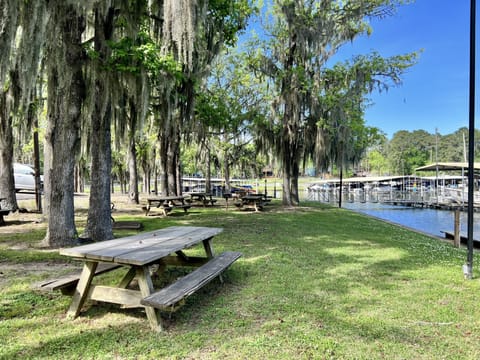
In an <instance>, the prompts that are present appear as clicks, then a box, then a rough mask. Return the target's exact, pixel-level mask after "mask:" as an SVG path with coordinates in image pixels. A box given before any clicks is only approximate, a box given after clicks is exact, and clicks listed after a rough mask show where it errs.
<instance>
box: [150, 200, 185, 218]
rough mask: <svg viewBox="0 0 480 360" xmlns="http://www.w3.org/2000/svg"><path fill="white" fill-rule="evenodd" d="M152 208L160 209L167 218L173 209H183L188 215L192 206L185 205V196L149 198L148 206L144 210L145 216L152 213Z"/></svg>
mask: <svg viewBox="0 0 480 360" xmlns="http://www.w3.org/2000/svg"><path fill="white" fill-rule="evenodd" d="M152 207H156V208H158V209H159V210H160V211H161V213H162V215H164V216H167V215H168V213H169V212H171V211H172V210H173V209H182V210H183V211H184V212H185V213H187V211H188V209H190V208H191V205H189V204H185V197H184V196H153V197H148V198H147V206H146V207H145V208H144V210H145V215H148V214H149V213H150V210H151V208H152Z"/></svg>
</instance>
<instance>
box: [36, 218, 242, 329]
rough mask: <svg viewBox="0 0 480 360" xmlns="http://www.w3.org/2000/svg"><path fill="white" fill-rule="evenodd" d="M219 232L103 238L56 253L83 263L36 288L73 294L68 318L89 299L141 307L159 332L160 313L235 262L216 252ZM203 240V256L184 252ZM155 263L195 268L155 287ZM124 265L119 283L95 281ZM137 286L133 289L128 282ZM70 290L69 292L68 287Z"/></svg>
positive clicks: (187, 229) (178, 229) (181, 230)
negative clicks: (73, 272) (77, 270)
mask: <svg viewBox="0 0 480 360" xmlns="http://www.w3.org/2000/svg"><path fill="white" fill-rule="evenodd" d="M221 231H222V229H221V228H210V227H193V226H173V227H169V228H165V229H161V230H155V231H150V232H147V233H141V234H137V235H134V236H128V237H124V238H119V239H114V240H107V241H102V242H97V243H92V244H88V245H83V246H77V247H73V248H65V249H62V250H60V254H62V255H65V256H70V257H73V258H75V259H78V260H82V261H83V262H84V265H83V270H82V273H81V274H80V276H78V274H76V275H72V276H71V277H68V276H65V277H62V278H60V279H53V280H47V281H45V282H43V284H42V285H41V286H40V288H41V289H42V290H58V289H60V290H62V292H64V293H65V294H72V295H73V296H72V301H71V304H70V307H69V309H68V312H67V316H69V317H72V318H75V317H77V316H78V315H79V314H80V311H81V309H82V307H83V305H84V304H85V302H86V301H88V300H95V301H97V302H108V303H114V304H119V305H121V306H122V307H125V308H131V307H140V308H144V309H145V312H146V315H147V319H148V321H149V323H150V326H151V327H152V329H154V330H156V331H161V330H162V329H163V325H162V320H161V316H160V313H158V311H162V310H163V311H165V310H169V311H176V310H177V309H178V308H179V307H180V306H181V305H182V304H183V303H184V300H185V298H186V297H188V296H189V295H191V294H192V293H194V292H195V291H197V290H198V289H200V288H201V287H203V286H204V285H206V284H207V283H209V282H210V281H211V280H212V279H214V278H215V277H220V280H222V279H221V273H222V272H224V271H225V270H226V269H227V268H228V267H229V266H230V265H231V264H232V263H233V262H235V261H236V260H237V259H238V258H239V257H241V256H242V254H241V253H239V252H235V251H228V252H224V253H222V254H220V255H218V256H215V254H214V251H213V246H212V240H213V237H214V236H215V235H217V234H218V233H220V232H221ZM198 244H203V248H204V250H205V253H206V256H205V257H201V256H200V257H197V256H188V255H187V254H186V253H185V252H184V250H186V249H188V248H190V247H192V246H195V245H198ZM152 265H159V266H158V271H159V272H160V273H161V272H162V271H164V270H165V268H166V267H167V266H172V265H173V266H193V267H196V269H195V270H193V271H191V272H189V273H188V274H187V275H185V276H184V277H181V278H180V279H178V280H177V281H175V282H173V283H172V284H170V285H168V286H166V287H164V288H161V289H157V290H158V291H156V290H155V287H154V283H153V281H152V278H151V274H150V270H151V269H150V267H151V266H152ZM118 267H125V268H127V269H128V270H127V271H126V273H125V272H124V271H123V272H120V273H121V274H123V277H122V278H121V279H120V281H119V283H118V285H117V286H105V285H100V284H98V282H99V281H95V284H93V279H94V278H95V279H97V276H98V275H100V274H102V273H105V272H108V271H111V270H114V269H116V268H118ZM133 279H136V281H137V283H138V285H137V286H136V287H135V288H133V286H132V280H133ZM72 290H73V291H72Z"/></svg>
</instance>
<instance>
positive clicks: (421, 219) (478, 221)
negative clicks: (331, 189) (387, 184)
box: [342, 202, 480, 239]
mask: <svg viewBox="0 0 480 360" xmlns="http://www.w3.org/2000/svg"><path fill="white" fill-rule="evenodd" d="M342 207H344V208H346V209H350V210H353V211H357V212H361V213H364V214H367V215H371V216H375V217H377V218H380V219H384V220H388V221H391V222H394V223H396V224H400V225H403V226H407V227H409V228H412V229H415V230H419V231H422V232H425V233H427V234H431V235H435V236H440V237H444V234H443V233H441V231H442V230H443V231H450V232H452V233H453V229H454V212H453V211H449V210H436V209H429V208H412V207H405V206H398V205H387V204H381V203H368V202H366V203H360V202H345V203H343V204H342ZM473 231H474V239H480V213H475V214H474V230H473ZM460 232H461V233H462V234H463V233H465V234H466V233H467V212H464V211H462V212H460Z"/></svg>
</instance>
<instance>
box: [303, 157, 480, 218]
mask: <svg viewBox="0 0 480 360" xmlns="http://www.w3.org/2000/svg"><path fill="white" fill-rule="evenodd" d="M466 166H467V164H466V163H435V164H430V165H428V166H423V167H420V168H417V169H416V170H417V171H429V172H433V173H434V175H430V176H417V175H408V176H401V175H398V176H370V177H368V176H367V177H352V178H346V179H343V180H342V192H343V193H345V194H346V195H344V199H345V201H350V202H357V201H358V202H381V203H391V204H395V205H406V206H416V207H433V208H440V209H448V210H452V209H457V208H459V209H463V208H464V207H466V203H467V194H468V193H467V171H466V170H467V168H466ZM475 170H476V171H475V172H476V173H477V170H478V171H479V172H480V164H475ZM447 172H448V173H447ZM477 178H478V177H477ZM339 187H340V179H325V180H318V181H316V182H315V183H312V184H311V185H310V186H309V187H308V188H307V192H308V199H310V200H317V201H326V202H334V201H337V200H338V198H339V191H338V190H339ZM474 205H475V206H476V207H480V192H479V191H478V180H477V181H476V191H475V193H474Z"/></svg>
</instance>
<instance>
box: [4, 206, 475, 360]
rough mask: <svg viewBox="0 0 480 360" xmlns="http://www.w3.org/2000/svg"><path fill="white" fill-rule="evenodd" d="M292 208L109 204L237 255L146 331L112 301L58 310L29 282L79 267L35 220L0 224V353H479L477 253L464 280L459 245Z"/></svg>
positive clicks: (54, 296)
mask: <svg viewBox="0 0 480 360" xmlns="http://www.w3.org/2000/svg"><path fill="white" fill-rule="evenodd" d="M302 205H303V206H302V207H300V208H297V209H285V208H282V207H281V206H280V205H279V204H278V203H276V202H275V201H274V202H273V204H271V205H269V206H268V207H267V208H266V211H264V212H261V213H253V212H242V211H237V210H235V209H232V208H231V207H230V208H229V210H228V211H225V207H223V206H220V205H217V206H215V207H214V208H192V209H191V211H189V213H188V214H187V215H184V214H183V212H178V213H176V212H174V213H172V215H171V216H168V217H167V218H161V217H145V216H143V215H141V214H140V213H139V212H134V211H133V212H132V214H133V215H129V213H128V211H122V212H121V214H115V213H114V216H115V218H116V220H137V221H141V222H142V223H143V225H144V231H148V230H153V229H158V228H163V227H167V226H172V225H187V226H188V225H192V226H214V227H222V228H223V229H224V231H223V233H221V234H220V235H218V236H216V237H215V238H214V242H213V244H214V247H215V251H216V252H217V253H219V252H222V251H227V250H234V251H241V252H242V253H243V257H242V258H240V260H238V261H237V262H235V263H234V264H233V265H232V267H231V268H229V269H228V270H227V272H226V274H225V276H224V278H225V282H224V284H222V285H220V283H219V282H218V281H216V280H215V281H213V282H212V283H210V284H209V285H207V286H206V287H205V288H203V289H202V290H200V291H199V292H198V293H196V294H194V295H192V296H191V297H189V298H188V299H187V303H186V305H185V306H184V307H182V308H181V309H180V310H179V311H177V312H176V313H174V314H172V315H169V314H164V319H165V324H166V331H165V332H162V333H154V332H152V331H151V330H150V328H149V326H148V322H147V320H146V316H145V314H144V312H143V310H141V309H120V308H119V307H117V306H115V305H107V304H102V305H100V306H93V307H92V306H86V307H85V309H84V311H83V312H82V314H81V316H80V317H79V318H77V319H75V320H69V319H66V318H65V313H66V310H67V308H68V305H69V300H70V298H68V297H65V296H62V295H60V294H59V293H48V294H45V293H38V292H35V291H34V290H31V285H32V284H33V283H34V282H35V281H38V280H42V279H47V278H50V277H52V276H53V277H54V276H56V275H58V274H62V273H66V272H68V271H71V269H72V267H73V266H75V265H76V266H77V267H78V265H79V264H78V263H76V262H74V261H70V260H69V259H66V258H62V257H60V256H59V255H58V253H57V252H56V251H44V250H42V249H39V248H38V244H39V241H40V240H41V238H42V237H43V234H44V232H42V231H41V230H36V231H33V232H32V233H29V232H25V233H22V234H15V237H13V234H9V233H8V232H4V233H2V234H0V259H1V262H0V269H1V275H0V276H1V277H0V280H1V282H0V286H1V294H0V318H1V321H0V342H1V344H2V345H1V346H0V358H2V359H3V358H5V359H10V358H12V359H13V358H15V359H17V358H26V359H34V358H51V359H59V358H62V359H478V358H480V345H479V340H480V310H479V306H478V305H479V304H478V300H479V298H480V282H479V280H478V274H479V272H478V266H479V264H480V262H479V261H478V260H477V254H475V257H474V259H475V263H474V276H475V278H474V279H473V280H464V278H463V273H462V265H463V264H464V262H465V259H466V250H465V249H455V248H454V247H453V246H451V245H450V244H449V243H446V242H444V241H441V240H439V239H434V238H431V237H428V236H424V235H421V234H418V233H415V232H411V231H408V230H406V229H403V228H401V227H397V226H394V225H390V224H387V223H384V222H381V221H378V220H375V219H372V218H368V217H366V216H363V215H361V214H356V213H353V212H350V211H348V210H342V209H337V208H331V207H327V206H324V205H321V204H315V203H304V204H302ZM6 219H7V222H8V217H7V218H6ZM79 222H80V223H81V222H82V219H79ZM5 229H8V226H7V227H6V228H5ZM132 233H135V232H127V231H123V232H116V236H117V237H119V236H124V235H127V234H132ZM19 244H23V246H19ZM191 251H192V252H193V253H201V249H200V248H199V249H192V250H191ZM19 269H22V270H19ZM118 271H123V270H118ZM175 274H176V273H175V270H173V273H171V275H172V276H173V277H175V276H176V275H175ZM120 275H121V274H120V273H118V272H116V273H110V274H108V275H107V280H106V281H112V282H114V281H115V280H116V279H117V278H119V276H120Z"/></svg>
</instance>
